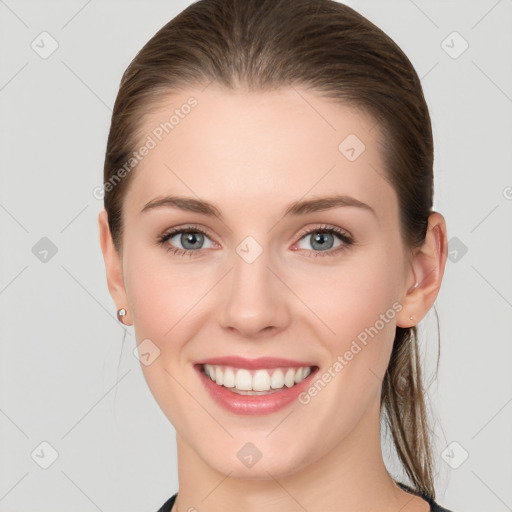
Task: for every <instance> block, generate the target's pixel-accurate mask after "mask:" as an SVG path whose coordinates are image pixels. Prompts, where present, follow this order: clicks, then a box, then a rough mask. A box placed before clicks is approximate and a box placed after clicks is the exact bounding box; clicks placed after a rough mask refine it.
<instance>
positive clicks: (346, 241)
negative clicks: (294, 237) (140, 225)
mask: <svg viewBox="0 0 512 512" xmlns="http://www.w3.org/2000/svg"><path fill="white" fill-rule="evenodd" d="M179 233H201V234H203V235H205V236H207V237H208V238H210V236H209V235H208V233H206V231H204V230H202V229H201V228H199V227H195V226H186V227H183V228H176V229H172V230H170V231H168V232H166V233H164V234H163V235H161V236H160V237H158V244H159V245H161V246H162V247H163V246H164V245H167V247H165V250H166V251H167V252H170V253H172V254H173V255H175V256H188V257H193V256H195V254H194V253H198V252H199V251H200V250H201V249H199V250H195V251H192V250H190V249H180V248H179V247H173V246H171V245H169V244H168V243H167V242H168V240H169V239H170V238H172V237H173V236H174V235H176V234H179ZM311 233H329V234H333V235H336V236H337V237H338V238H339V239H340V240H341V241H342V242H343V244H342V245H340V246H338V247H336V248H334V249H328V250H326V251H312V252H313V256H312V257H313V258H317V257H324V256H333V255H335V254H338V253H339V252H340V251H343V250H345V249H347V248H348V247H349V246H350V245H353V244H354V240H353V239H352V237H351V236H350V235H348V234H347V233H346V232H345V231H343V230H341V229H339V228H335V227H329V226H326V225H322V226H318V227H315V228H312V229H308V230H306V231H304V232H302V233H301V234H300V237H299V240H302V239H303V238H304V237H305V236H307V235H309V234H311ZM302 250H308V249H302Z"/></svg>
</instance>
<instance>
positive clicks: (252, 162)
mask: <svg viewBox="0 0 512 512" xmlns="http://www.w3.org/2000/svg"><path fill="white" fill-rule="evenodd" d="M191 97H193V98H194V100H192V101H191V100H189V98H191ZM187 102H188V103H187ZM187 104H188V105H189V106H190V108H189V107H184V105H187ZM176 109H177V110H178V112H177V113H176V115H175V118H174V119H173V120H171V123H172V128H170V127H169V126H171V125H169V124H168V125H165V122H166V121H167V122H168V121H169V118H170V116H171V115H172V114H173V112H174V111H175V110H176ZM161 123H164V124H163V125H162V124H161ZM142 126H143V129H142V131H141V133H142V136H141V139H140V143H141V144H140V146H142V145H143V144H146V146H147V147H150V146H151V147H150V149H149V150H148V151H146V152H145V153H147V154H146V155H145V156H143V157H142V158H141V159H140V162H139V163H138V165H137V167H136V168H135V169H134V170H133V171H131V172H132V173H133V175H132V176H131V180H132V181H131V182H130V186H129V188H128V190H127V194H126V196H125V199H124V203H123V219H124V238H123V248H122V254H121V256H119V264H120V268H121V269H122V283H120V285H119V287H118V288H116V290H115V298H116V300H119V304H118V307H126V308H127V310H128V311H129V322H130V323H133V325H134V329H135V334H136V339H137V343H141V342H142V344H141V345H140V347H139V351H140V352H141V354H145V355H144V356H143V357H141V359H143V361H144V363H145V364H142V370H143V372H144V376H145V378H146V381H147V383H148V385H149V387H150V389H151V391H152V393H153V395H154V397H155V399H156V400H157V402H158V404H159V405H160V407H161V409H162V410H163V412H164V413H165V414H166V416H167V417H168V418H169V420H170V421H171V422H172V423H173V425H174V427H175V429H176V431H177V434H178V438H179V442H181V443H183V445H184V446H185V445H186V446H187V447H188V449H189V450H190V451H191V452H194V453H195V454H197V456H198V458H199V459H201V460H202V461H203V462H204V463H205V464H207V465H208V466H210V467H211V468H213V469H215V470H217V471H220V472H222V473H224V474H228V473H231V476H241V477H251V478H259V477H261V478H265V477H267V473H266V472H267V471H268V472H270V473H271V474H272V475H274V476H278V475H279V476H284V475H287V474H290V473H292V472H294V471H297V470H298V469H299V468H303V467H305V466H307V465H309V464H313V463H315V461H318V460H320V459H321V458H322V457H325V456H327V455H328V454H335V453H338V454H339V453H340V452H341V451H343V450H344V451H347V450H349V449H352V448H353V447H358V449H359V450H361V447H362V446H364V443H365V437H366V439H368V438H369V437H368V436H370V435H371V436H373V437H374V434H375V432H376V431H377V430H376V429H377V428H378V416H379V406H380V402H379V400H380V392H381V384H382V378H383V376H384V373H385V371H386V367H387V365H388V361H389V357H390V353H391V348H392V343H393V338H394V334H395V327H396V325H397V324H398V325H400V323H402V325H403V324H404V323H405V320H404V319H405V318H409V312H407V313H406V312H405V311H404V307H403V306H404V305H403V303H402V299H403V297H404V295H405V293H406V290H407V289H408V288H409V287H410V286H411V285H412V284H414V282H415V276H414V275H413V274H412V272H411V266H410V264H409V260H408V257H407V254H408V251H407V249H406V247H405V246H404V244H403V241H402V239H401V236H400V229H399V220H398V219H399V217H398V201H397V196H396V193H395V191H394V190H393V188H392V187H391V185H390V184H389V183H388V181H387V180H386V179H385V169H384V164H383V160H382V155H381V153H380V150H379V146H378V137H379V130H378V127H376V126H375V123H374V122H373V120H372V119H371V118H369V117H367V116H366V115H364V114H363V113H362V112H360V111H358V110H356V109H354V108H349V107H348V106H341V105H339V104H335V103H334V102H333V101H331V100H328V99H325V98H321V97H320V96H318V95H314V94H313V93H311V92H307V91H305V90H302V89H298V88H296V89H293V88H290V89H281V90H279V91H275V92H264V93H246V92H240V91H237V92H233V91H229V92H228V91H225V90H222V89H220V88H217V87H216V86H215V85H213V84H212V85H210V86H209V87H208V88H206V89H205V90H204V91H201V90H199V89H197V90H195V89H190V90H188V91H186V92H183V93H180V94H174V95H170V96H169V97H168V98H166V101H165V102H164V104H161V105H160V106H159V107H158V108H156V109H154V110H153V111H152V112H151V113H150V114H149V115H147V116H146V117H145V118H144V119H143V125H142ZM162 126H164V127H165V128H163V127H162ZM148 137H149V138H148ZM150 140H151V141H152V142H151V141H150ZM143 152H144V151H143ZM171 196H172V197H173V198H174V200H170V199H169V198H170V197H171ZM321 198H337V199H336V200H332V201H330V202H329V201H324V202H318V200H319V199H321ZM340 198H342V199H340ZM179 199H187V200H189V202H184V201H181V202H180V201H179ZM201 203H207V204H208V205H209V206H208V207H207V206H205V205H204V204H203V205H201ZM405 315H407V316H405ZM412 324H413V323H410V324H409V325H412ZM404 326H405V325H404ZM235 357H238V358H242V359H234V358H235ZM144 358H145V359H144ZM260 358H266V359H260ZM256 359H260V360H259V361H255V360H256ZM214 360H216V361H214ZM283 360H284V361H283ZM205 361H210V363H211V365H210V367H211V368H212V370H211V371H212V375H213V377H214V378H215V379H223V382H225V385H219V384H217V383H215V382H214V381H213V380H212V379H211V378H210V377H207V376H206V375H204V372H203V371H202V369H203V368H204V366H202V364H203V363H204V362H205ZM298 367H308V368H309V369H308V370H306V371H305V372H304V371H301V370H298V371H296V369H297V368H298ZM265 369H266V370H267V371H266V372H265V371H263V372H261V371H260V372H258V370H265ZM240 370H243V371H241V372H240ZM278 370H281V372H282V378H281V375H280V374H279V372H278ZM290 370H291V373H290ZM209 371H210V370H209V367H208V366H207V367H206V372H207V373H209ZM230 372H232V373H230ZM274 373H276V376H274ZM308 373H309V374H308ZM238 374H240V375H238ZM256 374H258V375H256ZM287 375H288V377H287ZM290 375H291V376H290ZM248 376H249V377H248ZM247 377H248V378H249V380H247ZM304 377H305V378H304ZM237 379H238V380H237ZM283 379H284V381H285V384H284V386H283ZM286 379H288V380H286ZM295 380H297V381H298V382H297V383H295V384H294V385H292V383H294V382H295ZM233 381H234V382H235V383H237V385H238V386H239V387H240V388H244V389H246V390H247V389H248V387H249V388H250V387H251V386H252V389H253V390H254V389H255V388H256V391H257V390H258V389H262V390H263V391H259V392H257V393H256V394H253V395H250V394H249V395H248V394H247V392H246V391H243V390H241V391H242V393H239V392H237V389H238V388H236V389H234V388H233V387H232V385H233ZM247 382H249V384H247ZM269 382H270V386H275V387H270V389H268V388H269ZM286 382H287V383H286ZM230 386H231V387H230ZM247 386H248V387H247ZM260 386H261V388H260ZM265 390H267V391H265ZM239 391H240V390H239ZM244 393H245V394H244ZM251 457H252V459H254V460H256V459H257V458H258V457H261V458H260V459H259V460H258V461H257V463H256V464H253V463H251V462H250V460H252V459H251Z"/></svg>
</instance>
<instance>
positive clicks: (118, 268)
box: [98, 209, 129, 325]
mask: <svg viewBox="0 0 512 512" xmlns="http://www.w3.org/2000/svg"><path fill="white" fill-rule="evenodd" d="M98 228H99V237H100V246H101V252H102V253H103V260H104V262H105V272H106V276H107V285H108V290H109V292H110V295H111V297H112V299H113V300H114V303H115V305H116V309H117V310H119V309H121V308H125V309H128V308H127V299H126V291H125V287H124V279H123V268H122V262H121V256H120V254H119V253H118V252H117V250H116V248H115V246H114V242H113V240H112V234H111V232H110V227H109V224H108V216H107V212H106V210H105V209H103V210H102V211H101V212H100V213H99V215H98ZM123 323H125V324H126V325H129V322H128V320H127V315H126V316H124V321H123Z"/></svg>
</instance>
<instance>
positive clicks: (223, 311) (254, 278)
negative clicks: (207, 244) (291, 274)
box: [218, 251, 291, 339]
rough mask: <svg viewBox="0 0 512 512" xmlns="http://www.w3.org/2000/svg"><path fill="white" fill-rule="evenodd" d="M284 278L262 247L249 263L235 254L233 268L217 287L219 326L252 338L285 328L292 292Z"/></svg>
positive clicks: (287, 321)
mask: <svg viewBox="0 0 512 512" xmlns="http://www.w3.org/2000/svg"><path fill="white" fill-rule="evenodd" d="M283 281H284V279H282V277H281V278H280V276H279V271H278V270H276V269H275V268H273V266H272V264H271V261H270V259H269V257H268V256H267V253H266V252H265V251H263V253H262V254H261V255H260V256H259V257H258V258H257V259H256V260H255V261H252V262H251V263H249V262H247V261H246V260H244V259H243V258H242V257H240V256H239V255H238V254H234V258H233V268H232V269H231V271H230V272H229V274H228V275H227V276H226V278H225V279H224V283H223V286H222V287H220V289H219V302H220V306H219V309H220V311H219V317H218V318H219V322H220V324H221V326H222V328H224V329H226V330H229V331H234V332H235V331H236V333H237V334H238V335H239V336H242V337H245V338H253V339H254V338H260V337H264V336H268V335H269V334H277V333H278V332H280V331H282V330H284V329H286V328H287V326H288V324H289V322H290V309H289V302H288V301H289V300H290V296H291V293H290V291H289V290H288V288H287V287H286V285H285V284H284V283H283Z"/></svg>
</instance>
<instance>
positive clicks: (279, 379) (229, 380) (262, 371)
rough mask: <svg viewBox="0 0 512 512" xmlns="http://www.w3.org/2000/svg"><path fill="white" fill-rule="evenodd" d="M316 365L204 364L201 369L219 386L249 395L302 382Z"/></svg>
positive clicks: (273, 390) (273, 391) (269, 391)
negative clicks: (258, 366) (244, 366)
mask: <svg viewBox="0 0 512 512" xmlns="http://www.w3.org/2000/svg"><path fill="white" fill-rule="evenodd" d="M315 368H316V367H314V366H299V367H278V368H259V369H247V368H236V367H234V366H220V365H211V364H203V365H200V370H201V371H202V372H203V373H204V375H206V376H207V377H209V378H210V379H211V380H212V381H213V382H215V384H217V385H218V386H224V387H225V388H228V389H230V390H231V391H232V392H233V393H238V394H240V395H247V396H251V395H252V396H255V395H256V396H257V395H268V394H272V393H279V392H281V391H283V390H284V389H285V388H286V389H287V388H291V387H293V386H295V385H296V384H299V383H300V382H302V381H303V380H304V379H305V378H307V376H308V375H310V374H311V372H312V371H313V370H314V369H315Z"/></svg>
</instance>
